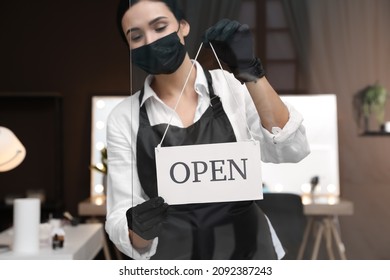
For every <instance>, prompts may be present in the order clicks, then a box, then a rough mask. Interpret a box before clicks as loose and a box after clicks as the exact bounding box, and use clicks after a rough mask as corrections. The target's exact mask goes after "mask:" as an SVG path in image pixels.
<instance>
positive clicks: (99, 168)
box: [91, 148, 107, 175]
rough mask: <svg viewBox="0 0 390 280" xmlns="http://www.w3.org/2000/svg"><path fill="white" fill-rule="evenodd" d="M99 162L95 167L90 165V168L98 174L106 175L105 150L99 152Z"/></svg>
mask: <svg viewBox="0 0 390 280" xmlns="http://www.w3.org/2000/svg"><path fill="white" fill-rule="evenodd" d="M100 158H101V162H100V163H97V164H95V165H92V166H91V168H92V169H94V170H96V171H99V172H100V173H102V174H104V175H107V148H103V149H101V150H100Z"/></svg>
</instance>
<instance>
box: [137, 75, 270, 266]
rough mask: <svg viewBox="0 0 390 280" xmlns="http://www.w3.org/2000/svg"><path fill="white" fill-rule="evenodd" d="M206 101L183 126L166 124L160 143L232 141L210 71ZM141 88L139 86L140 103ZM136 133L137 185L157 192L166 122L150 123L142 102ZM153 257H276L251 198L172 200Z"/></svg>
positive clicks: (181, 143)
mask: <svg viewBox="0 0 390 280" xmlns="http://www.w3.org/2000/svg"><path fill="white" fill-rule="evenodd" d="M205 74H206V77H207V81H208V87H209V92H210V103H211V104H210V106H209V108H208V109H207V110H206V112H205V113H204V114H203V115H202V117H201V118H200V119H199V120H198V121H197V122H195V123H194V124H193V125H191V126H189V127H187V128H180V127H176V126H170V127H169V129H168V132H167V134H166V137H165V139H164V142H163V143H162V146H163V147H167V146H181V145H197V144H212V143H226V142H235V141H236V137H235V135H234V131H233V128H232V126H231V124H230V121H229V119H228V117H227V116H226V113H225V111H224V110H223V107H222V103H221V101H220V98H219V97H218V96H216V95H215V94H214V90H213V87H212V79H211V75H210V73H209V72H208V71H205ZM143 95H144V90H143V89H142V90H141V93H140V96H139V101H140V103H141V101H142V98H143ZM139 117H140V120H139V130H138V135H137V169H138V175H139V179H140V182H141V186H142V188H143V190H144V191H145V193H146V194H147V195H148V196H149V197H150V198H152V197H156V196H158V191H157V176H156V164H155V154H154V151H155V147H157V145H158V144H159V143H160V141H161V139H162V137H163V134H164V132H165V129H166V127H167V124H158V125H155V126H151V125H150V122H149V118H148V115H147V112H146V108H145V104H144V105H143V106H142V107H141V108H140V116H139ZM152 259H166V260H173V259H276V253H275V249H274V246H273V242H272V237H271V233H270V228H269V226H268V222H267V220H266V218H265V215H264V214H263V212H262V211H261V210H260V208H259V207H258V206H257V205H256V203H255V202H254V201H244V202H225V203H201V204H188V205H171V206H169V207H168V216H167V220H166V222H164V224H163V229H162V231H161V233H160V235H159V236H158V246H157V251H156V254H155V255H154V256H153V257H152Z"/></svg>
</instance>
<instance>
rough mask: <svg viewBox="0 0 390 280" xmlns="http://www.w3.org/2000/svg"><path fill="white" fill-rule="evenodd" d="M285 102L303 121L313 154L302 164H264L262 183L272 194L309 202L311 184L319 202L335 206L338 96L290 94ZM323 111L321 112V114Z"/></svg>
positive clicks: (337, 190)
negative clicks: (295, 195)
mask: <svg viewBox="0 0 390 280" xmlns="http://www.w3.org/2000/svg"><path fill="white" fill-rule="evenodd" d="M281 98H282V99H283V101H285V102H287V103H290V104H292V105H293V106H294V107H295V108H296V109H297V110H298V111H299V112H300V113H301V114H302V115H303V118H304V121H303V124H304V126H305V128H306V135H307V138H308V141H309V144H310V149H311V153H310V155H308V156H307V157H306V158H305V159H303V160H302V161H301V162H299V163H282V164H271V163H265V164H263V166H262V167H263V169H262V172H263V182H264V183H265V187H266V190H268V191H270V192H287V193H296V194H300V195H302V196H303V198H304V200H303V202H304V203H310V202H311V201H312V199H313V197H311V184H312V180H313V179H314V178H315V177H318V184H317V185H316V186H315V189H314V193H313V194H314V197H315V199H316V202H324V203H335V202H337V200H338V196H339V195H340V186H339V185H340V183H339V157H338V133H337V100H336V95H335V94H320V95H288V96H281ZM318 108H321V112H320V113H319V112H318Z"/></svg>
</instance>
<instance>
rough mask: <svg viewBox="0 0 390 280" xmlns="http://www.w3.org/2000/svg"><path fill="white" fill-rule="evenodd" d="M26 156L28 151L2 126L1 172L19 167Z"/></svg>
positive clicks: (0, 142)
mask: <svg viewBox="0 0 390 280" xmlns="http://www.w3.org/2000/svg"><path fill="white" fill-rule="evenodd" d="M25 156H26V149H25V148H24V146H23V145H22V143H21V142H20V141H19V139H18V138H17V137H16V136H15V134H14V133H13V132H12V131H11V130H9V129H8V128H6V127H3V126H0V172H5V171H8V170H11V169H13V168H15V167H17V166H18V165H19V164H20V163H22V161H23V160H24V158H25Z"/></svg>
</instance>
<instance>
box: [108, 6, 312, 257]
mask: <svg viewBox="0 0 390 280" xmlns="http://www.w3.org/2000/svg"><path fill="white" fill-rule="evenodd" d="M118 11H119V12H118V18H119V21H120V25H121V28H122V30H123V34H124V36H125V38H126V41H127V43H128V45H129V48H130V52H131V60H132V63H133V64H135V65H137V66H138V67H140V68H142V69H143V70H144V71H146V72H147V73H148V74H150V75H149V76H148V77H147V78H146V80H145V83H144V87H143V89H142V90H141V91H139V92H137V93H136V94H134V95H132V96H131V97H128V98H127V99H126V100H124V101H123V102H122V103H121V104H119V105H118V106H117V107H116V108H115V109H114V110H113V112H112V113H111V115H110V117H109V120H108V126H107V144H108V172H109V173H108V196H107V220H106V230H107V233H108V234H109V236H110V239H111V240H112V241H113V242H114V244H115V245H116V246H117V247H118V248H119V249H120V250H121V251H122V252H123V253H125V254H126V255H128V256H130V257H131V258H134V259H150V258H151V259H213V258H214V259H252V258H256V259H276V258H281V257H282V256H283V250H282V249H281V248H279V247H278V245H280V244H279V243H278V239H277V237H276V235H275V234H274V231H273V229H272V227H271V226H270V224H269V222H268V220H267V218H266V217H265V215H264V214H263V213H262V212H261V211H260V209H259V208H258V207H256V204H255V203H254V202H253V201H245V202H230V203H206V204H191V205H179V206H177V205H175V206H168V205H167V204H166V203H165V202H164V198H162V197H159V196H158V193H157V184H156V170H155V162H154V160H155V159H154V148H155V147H156V146H157V145H158V144H159V142H160V141H161V139H162V137H163V134H164V131H165V128H166V124H167V123H168V122H169V121H170V120H171V118H172V122H171V127H170V128H169V130H168V133H167V135H166V137H165V139H164V143H163V144H164V146H177V145H196V144H204V143H223V142H234V141H242V140H247V139H248V138H249V135H248V129H247V127H246V126H245V124H244V125H243V121H242V112H244V113H245V117H246V121H247V123H248V126H249V128H250V129H251V131H252V133H253V134H255V137H256V138H257V140H259V141H260V143H261V151H262V160H263V161H267V162H275V163H278V162H297V161H299V160H301V159H302V158H304V157H305V156H306V155H307V154H308V153H309V148H308V143H307V140H306V136H305V130H304V127H303V126H302V125H301V123H302V117H301V116H300V115H299V113H297V112H296V111H295V110H294V109H293V108H292V107H287V106H286V105H285V104H284V103H283V102H282V101H281V100H280V98H279V97H278V95H277V94H276V92H275V91H274V90H273V88H272V87H271V85H270V84H269V83H268V81H267V79H266V78H265V74H264V70H263V68H262V65H261V62H260V60H259V59H257V58H255V57H254V55H253V50H252V38H251V35H250V32H249V28H248V27H247V26H246V25H240V24H239V23H238V22H233V21H229V20H222V21H220V22H218V23H217V24H216V25H215V26H213V27H211V28H210V29H208V30H207V31H206V33H205V35H204V38H203V40H204V42H205V43H206V44H208V43H209V42H210V43H212V45H213V46H214V48H215V49H216V52H217V53H218V56H219V57H220V58H221V59H222V60H223V61H224V62H226V63H227V64H228V65H229V66H230V68H231V70H232V72H233V74H234V75H232V74H230V73H227V72H225V74H224V73H223V71H222V70H213V71H210V72H208V71H204V70H203V69H202V67H201V66H200V65H199V64H198V63H197V62H193V61H191V59H190V58H189V56H188V54H187V52H186V50H185V46H184V44H185V41H184V38H185V37H186V36H187V35H188V34H189V32H190V25H189V23H188V22H187V21H186V20H185V19H184V16H183V13H182V12H181V10H180V9H179V8H178V6H177V4H176V2H175V1H169V0H166V1H158V0H139V1H131V4H130V7H129V4H128V0H124V1H121V3H120V5H119V9H118ZM193 63H195V68H194V71H192V72H191V71H190V70H191V67H192V66H193ZM190 72H191V74H190V76H189V79H188V83H185V80H186V79H187V76H188V74H189V73H190ZM225 77H227V79H228V80H229V83H227V82H226V80H225ZM184 85H185V87H184ZM183 87H184V89H183ZM181 93H182V97H181V99H180V102H179V103H178V106H177V107H176V110H173V108H175V105H176V102H177V100H178V97H179V95H180V94H181ZM233 95H234V96H233ZM221 105H222V106H221ZM172 116H173V117H172ZM194 136H195V137H194Z"/></svg>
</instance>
